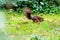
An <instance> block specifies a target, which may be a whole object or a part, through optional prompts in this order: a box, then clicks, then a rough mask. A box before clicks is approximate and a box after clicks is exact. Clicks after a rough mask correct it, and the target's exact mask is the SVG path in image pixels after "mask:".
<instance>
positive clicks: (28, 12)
mask: <svg viewBox="0 0 60 40" xmlns="http://www.w3.org/2000/svg"><path fill="white" fill-rule="evenodd" d="M24 13H25V15H26V17H27V18H28V19H30V20H32V21H33V22H36V23H38V22H42V21H44V18H42V17H39V16H33V17H32V16H31V14H32V12H31V10H30V8H28V7H26V8H25V9H24Z"/></svg>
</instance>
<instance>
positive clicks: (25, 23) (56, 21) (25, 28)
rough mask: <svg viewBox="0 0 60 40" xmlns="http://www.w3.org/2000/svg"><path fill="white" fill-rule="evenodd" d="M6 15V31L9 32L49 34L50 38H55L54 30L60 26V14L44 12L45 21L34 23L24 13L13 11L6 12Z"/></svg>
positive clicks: (52, 39)
mask: <svg viewBox="0 0 60 40" xmlns="http://www.w3.org/2000/svg"><path fill="white" fill-rule="evenodd" d="M6 15H7V16H6V17H7V19H8V27H7V28H6V31H7V33H9V34H18V33H21V34H27V35H29V34H38V35H40V36H41V37H43V36H49V38H50V40H54V36H55V34H54V32H53V31H52V30H54V29H55V28H60V14H55V15H50V14H43V16H41V17H43V18H44V21H43V22H40V23H34V22H32V20H28V19H27V18H26V17H25V15H24V14H20V13H16V12H12V13H11V14H8V13H7V12H6ZM33 15H34V14H33ZM37 15H38V14H37ZM38 16H40V14H39V15H38ZM58 35H60V34H58ZM56 36H57V35H56ZM57 38H58V39H59V38H60V36H57Z"/></svg>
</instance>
